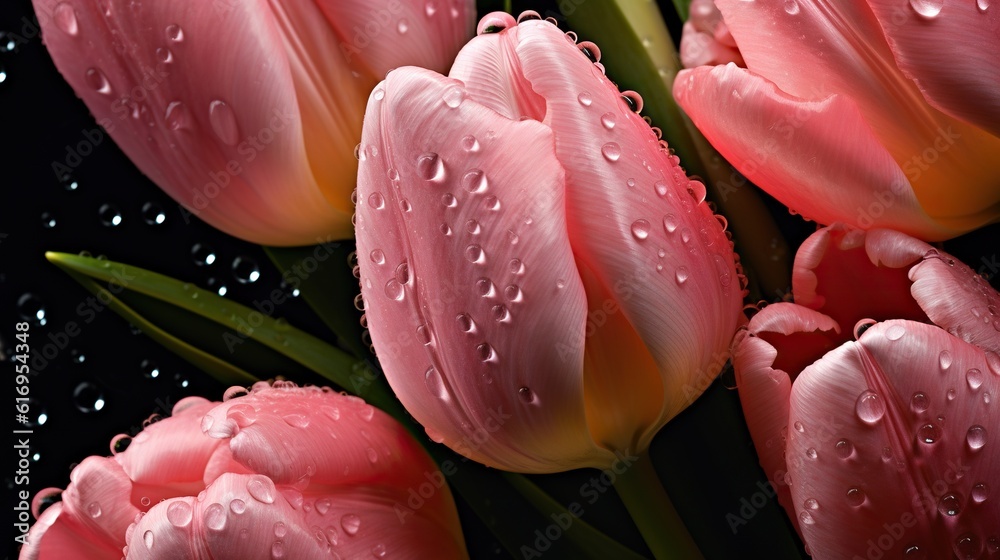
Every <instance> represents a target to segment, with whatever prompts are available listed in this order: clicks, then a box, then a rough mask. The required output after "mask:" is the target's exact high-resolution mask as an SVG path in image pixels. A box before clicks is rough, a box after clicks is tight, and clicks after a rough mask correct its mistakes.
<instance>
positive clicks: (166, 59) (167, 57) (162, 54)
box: [156, 47, 174, 64]
mask: <svg viewBox="0 0 1000 560" xmlns="http://www.w3.org/2000/svg"><path fill="white" fill-rule="evenodd" d="M156 58H157V60H159V61H160V62H162V63H164V64H169V63H170V62H172V61H173V60H174V53H172V52H170V49H168V48H166V47H160V48H158V49H156Z"/></svg>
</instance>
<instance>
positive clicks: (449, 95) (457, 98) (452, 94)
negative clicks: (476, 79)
mask: <svg viewBox="0 0 1000 560" xmlns="http://www.w3.org/2000/svg"><path fill="white" fill-rule="evenodd" d="M441 99H442V101H444V104H445V105H447V106H448V107H451V108H452V109H455V108H457V107H458V106H459V105H461V104H462V101H463V100H464V99H465V91H464V90H462V88H460V87H458V86H452V87H450V88H448V89H447V90H445V92H444V94H443V95H442V96H441Z"/></svg>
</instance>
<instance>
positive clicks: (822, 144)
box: [674, 0, 1000, 240]
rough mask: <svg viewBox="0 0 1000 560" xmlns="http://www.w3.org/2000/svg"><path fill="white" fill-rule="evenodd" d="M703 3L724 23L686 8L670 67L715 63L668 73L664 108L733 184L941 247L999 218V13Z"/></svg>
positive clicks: (947, 5)
mask: <svg viewBox="0 0 1000 560" xmlns="http://www.w3.org/2000/svg"><path fill="white" fill-rule="evenodd" d="M715 4H716V5H717V6H718V10H719V11H721V16H722V20H724V21H720V19H719V17H718V12H714V13H713V12H712V10H711V9H710V8H708V7H707V6H705V5H704V3H699V4H698V9H695V8H696V6H695V5H694V4H692V17H691V21H690V22H689V23H688V24H687V25H685V34H684V38H683V39H682V55H684V56H683V60H684V61H685V64H686V65H688V66H691V65H699V64H719V65H718V66H701V67H698V68H694V69H691V70H685V71H682V72H681V73H680V74H678V77H677V80H676V81H675V82H674V96H675V97H676V99H677V102H678V103H679V104H680V105H681V106H682V107H683V108H684V110H685V111H686V112H687V113H688V115H689V116H690V117H691V119H692V120H693V121H694V123H695V124H696V125H697V126H698V128H699V129H700V130H701V131H702V132H703V133H704V134H705V136H706V137H707V138H708V140H709V141H710V142H711V143H712V144H713V145H714V146H715V147H716V149H718V150H719V152H720V153H721V154H722V155H723V156H725V157H726V159H728V160H729V161H730V162H732V163H733V165H734V166H735V167H736V168H737V169H739V170H740V172H742V173H743V174H744V175H745V176H746V177H747V178H749V179H750V180H751V181H753V182H754V183H756V184H758V185H760V187H761V188H763V189H764V190H766V191H767V192H768V193H770V194H772V195H773V196H775V197H776V198H777V199H778V200H780V201H781V202H783V203H784V204H786V205H787V206H789V208H791V209H793V210H794V211H795V212H797V213H799V214H802V215H803V216H805V217H807V218H809V219H812V220H816V221H817V222H820V223H822V224H830V223H834V222H844V223H848V224H851V225H853V226H855V227H859V228H862V229H869V228H873V227H884V228H892V229H895V230H898V231H902V232H905V233H908V234H910V235H914V236H917V237H919V238H922V239H928V240H940V239H947V238H951V237H954V236H956V235H959V234H961V233H965V232H967V231H971V230H973V229H975V228H977V227H980V226H982V225H985V224H988V223H991V222H995V221H996V220H997V219H998V218H1000V158H998V157H997V156H998V155H1000V62H998V58H997V57H996V56H994V52H993V51H994V50H995V47H996V44H997V41H998V37H1000V10H997V9H996V8H995V7H994V8H993V9H989V8H988V4H989V3H988V2H927V1H923V0H920V1H918V0H913V1H911V2H909V3H906V2H890V1H887V0H868V1H867V2H833V3H830V2H819V1H814V0H787V1H777V0H776V1H764V2H743V1H740V0H717V1H716V2H715ZM729 37H731V38H733V39H735V42H731V41H729V40H728V38H729ZM931 44H933V45H934V46H933V48H929V47H928V45H931ZM685 46H686V47H687V48H686V49H685ZM730 46H734V47H735V48H736V49H737V50H738V53H739V54H738V55H734V54H733V53H732V51H727V50H726V48H729V47H730ZM737 57H738V58H737ZM741 60H743V61H745V68H742V67H740V66H743V65H744V64H743V63H742V62H740V61H741ZM734 61H735V64H733V63H732V62H734ZM727 62H730V63H729V64H726V63H727ZM722 64H725V65H722ZM737 64H739V66H737Z"/></svg>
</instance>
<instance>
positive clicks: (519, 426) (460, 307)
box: [357, 68, 613, 472]
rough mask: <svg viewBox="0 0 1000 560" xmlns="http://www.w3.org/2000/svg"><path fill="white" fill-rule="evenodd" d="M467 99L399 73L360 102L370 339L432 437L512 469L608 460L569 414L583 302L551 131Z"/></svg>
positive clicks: (440, 81)
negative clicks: (364, 105) (364, 103)
mask: <svg viewBox="0 0 1000 560" xmlns="http://www.w3.org/2000/svg"><path fill="white" fill-rule="evenodd" d="M477 99H478V98H477V97H475V96H471V95H470V92H467V91H466V89H465V88H463V87H462V84H461V82H458V81H456V80H452V79H448V78H444V77H442V76H439V75H437V74H434V73H432V72H428V71H424V70H420V69H415V68H404V69H400V70H396V71H394V72H392V73H390V74H389V77H388V78H387V79H386V81H385V82H384V83H383V84H382V85H380V86H378V87H377V88H376V90H375V94H373V96H372V98H371V99H370V100H369V105H368V110H367V112H366V115H365V119H366V122H365V127H364V137H363V140H362V148H363V150H364V152H365V158H366V159H365V160H363V161H362V162H361V171H360V173H359V178H358V209H357V237H358V254H359V255H360V257H359V261H360V266H361V277H362V294H363V295H364V300H365V309H366V315H367V317H368V325H369V329H370V332H371V336H372V341H373V343H374V346H375V348H376V350H377V351H378V353H379V355H380V356H381V357H382V360H381V361H382V364H383V366H384V367H385V372H386V377H387V379H388V380H389V383H390V384H391V385H392V387H393V390H394V391H395V393H396V394H397V395H398V396H399V397H400V400H402V402H403V404H404V405H405V406H406V408H407V410H408V411H409V412H410V413H411V414H413V416H414V417H415V418H416V419H417V420H418V421H419V422H421V423H422V424H424V425H425V426H427V427H429V428H430V429H429V434H430V435H431V437H432V438H433V439H434V440H435V441H443V442H444V443H446V444H447V445H449V446H451V447H452V448H453V449H456V450H457V451H459V452H460V453H463V454H465V455H466V456H469V457H471V458H473V459H475V460H477V461H480V462H483V463H485V464H487V465H492V466H498V467H501V468H504V469H509V470H515V471H518V472H548V471H558V470H565V469H567V468H575V467H579V466H580V465H593V466H597V465H606V464H608V462H609V461H610V460H611V459H613V456H612V455H611V454H610V453H609V452H607V451H605V450H602V449H600V448H598V447H597V446H596V445H595V444H594V442H593V441H592V440H591V438H590V435H589V434H588V431H587V428H586V426H587V420H586V418H585V416H584V410H583V406H582V402H583V398H582V392H583V383H582V379H581V377H580V371H581V370H582V361H583V342H584V328H585V321H586V317H585V314H586V307H585V305H586V295H585V294H584V291H583V286H582V284H581V282H580V280H579V274H578V272H577V270H576V265H575V263H574V261H573V254H572V249H571V248H570V245H569V242H568V239H567V234H566V224H565V220H564V210H563V208H564V192H563V177H564V175H563V171H562V168H561V167H560V165H559V162H558V161H557V160H556V158H555V154H554V150H553V144H554V140H553V137H552V134H551V132H550V131H549V130H548V129H547V128H546V127H544V126H542V125H541V124H539V123H537V122H534V121H530V120H526V121H514V120H510V119H507V118H504V117H503V116H501V115H500V114H498V113H496V112H494V111H493V110H491V109H489V108H487V107H484V106H483V105H480V104H479V103H478V102H477ZM387 170H388V172H387ZM540 336H542V337H547V338H548V341H547V342H544V341H540V339H539V337H540ZM540 342H541V343H540ZM515 442H516V443H515Z"/></svg>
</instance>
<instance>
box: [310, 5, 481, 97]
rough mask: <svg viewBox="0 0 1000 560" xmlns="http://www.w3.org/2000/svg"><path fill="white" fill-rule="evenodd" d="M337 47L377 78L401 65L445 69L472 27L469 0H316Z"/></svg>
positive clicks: (353, 63)
mask: <svg viewBox="0 0 1000 560" xmlns="http://www.w3.org/2000/svg"><path fill="white" fill-rule="evenodd" d="M316 3H317V4H318V6H319V8H320V9H321V10H322V11H323V13H324V14H325V15H326V19H327V22H329V24H330V25H331V26H332V27H333V28H334V29H336V30H337V34H338V35H339V36H340V45H339V50H340V52H341V53H342V54H343V56H344V58H345V59H346V60H347V61H348V62H349V63H350V64H351V65H352V66H353V67H355V68H356V69H357V70H359V71H361V72H364V73H366V74H367V75H368V76H369V77H370V78H372V79H374V80H378V79H380V78H382V77H383V76H385V75H386V73H387V72H389V71H390V70H392V69H394V68H399V67H400V66H419V67H421V68H428V69H430V70H435V71H437V72H441V73H445V72H447V71H448V68H449V67H450V66H451V62H452V59H453V58H454V57H455V53H456V52H458V50H459V49H460V48H461V47H462V45H464V44H465V42H466V41H468V40H469V38H470V37H471V36H472V32H473V30H474V29H475V27H476V21H475V18H476V5H475V2H474V1H473V0H430V1H428V2H414V1H408V0H374V1H373V0H319V1H318V2H316Z"/></svg>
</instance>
